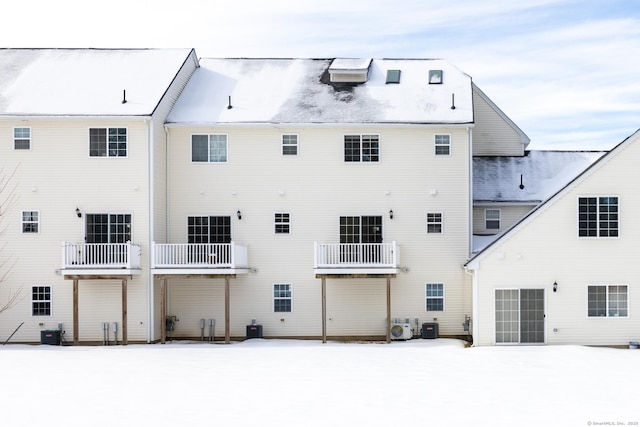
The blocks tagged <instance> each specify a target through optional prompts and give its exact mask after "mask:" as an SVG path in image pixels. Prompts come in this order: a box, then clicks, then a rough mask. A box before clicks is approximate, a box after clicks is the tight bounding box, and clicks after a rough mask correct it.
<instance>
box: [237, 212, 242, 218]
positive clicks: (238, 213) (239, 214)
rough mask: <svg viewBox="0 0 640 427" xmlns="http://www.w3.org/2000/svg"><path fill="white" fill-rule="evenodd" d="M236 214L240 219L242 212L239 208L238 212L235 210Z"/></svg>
mask: <svg viewBox="0 0 640 427" xmlns="http://www.w3.org/2000/svg"><path fill="white" fill-rule="evenodd" d="M236 215H238V219H242V212H240V210H238V212H236Z"/></svg>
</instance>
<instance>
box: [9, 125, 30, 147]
mask: <svg viewBox="0 0 640 427" xmlns="http://www.w3.org/2000/svg"><path fill="white" fill-rule="evenodd" d="M13 148H14V150H29V149H31V128H13Z"/></svg>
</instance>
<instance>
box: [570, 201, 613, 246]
mask: <svg viewBox="0 0 640 427" xmlns="http://www.w3.org/2000/svg"><path fill="white" fill-rule="evenodd" d="M618 225H619V224H618V198H617V197H613V196H605V197H580V198H578V236H579V237H618V233H619V228H618Z"/></svg>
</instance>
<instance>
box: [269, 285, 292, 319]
mask: <svg viewBox="0 0 640 427" xmlns="http://www.w3.org/2000/svg"><path fill="white" fill-rule="evenodd" d="M273 311H274V312H276V313H290V312H291V285H289V284H281V283H276V284H274V285H273Z"/></svg>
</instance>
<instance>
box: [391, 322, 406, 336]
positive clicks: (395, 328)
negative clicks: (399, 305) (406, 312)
mask: <svg viewBox="0 0 640 427" xmlns="http://www.w3.org/2000/svg"><path fill="white" fill-rule="evenodd" d="M391 339H392V340H410V339H411V324H410V323H394V324H392V325H391Z"/></svg>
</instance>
